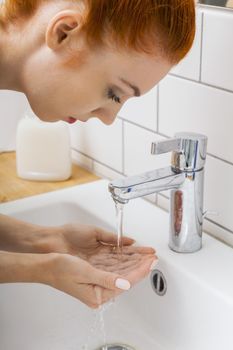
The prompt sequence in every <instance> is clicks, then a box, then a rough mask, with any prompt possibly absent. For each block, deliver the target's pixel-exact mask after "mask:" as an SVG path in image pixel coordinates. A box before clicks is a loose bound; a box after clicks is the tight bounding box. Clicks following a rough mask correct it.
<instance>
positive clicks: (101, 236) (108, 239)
mask: <svg viewBox="0 0 233 350" xmlns="http://www.w3.org/2000/svg"><path fill="white" fill-rule="evenodd" d="M96 239H97V240H98V241H100V242H103V243H107V244H114V245H116V244H117V235H116V234H115V233H112V232H107V231H105V230H102V229H101V228H99V227H97V229H96ZM121 243H122V245H132V244H134V243H135V240H134V239H132V238H129V237H122V240H121Z"/></svg>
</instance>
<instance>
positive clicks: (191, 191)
mask: <svg viewBox="0 0 233 350" xmlns="http://www.w3.org/2000/svg"><path fill="white" fill-rule="evenodd" d="M206 148H207V137H206V136H204V135H200V134H194V133H178V134H176V135H175V138H174V139H170V140H167V141H161V142H156V143H153V144H152V154H161V153H165V152H170V151H172V162H171V163H172V164H171V166H169V167H167V168H161V169H156V170H154V171H149V172H146V173H144V174H141V175H138V176H132V177H128V178H125V179H119V180H115V181H113V182H111V183H110V184H109V191H110V192H111V195H112V197H113V199H114V201H116V202H120V203H127V202H128V201H129V200H131V199H133V198H138V197H142V196H145V195H148V194H152V193H157V192H161V191H166V190H171V199H170V230H169V231H170V234H169V247H170V248H171V249H172V250H174V251H176V252H181V253H191V252H195V251H197V250H199V249H200V248H201V243H202V239H201V237H202V222H203V187H204V185H203V182H204V164H205V160H206Z"/></svg>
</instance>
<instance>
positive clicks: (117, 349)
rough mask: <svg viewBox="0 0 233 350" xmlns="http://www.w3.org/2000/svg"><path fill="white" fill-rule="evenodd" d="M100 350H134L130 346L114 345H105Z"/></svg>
mask: <svg viewBox="0 0 233 350" xmlns="http://www.w3.org/2000/svg"><path fill="white" fill-rule="evenodd" d="M98 350H134V349H133V348H131V347H130V346H128V345H120V344H112V345H103V346H102V347H101V348H99V349H98Z"/></svg>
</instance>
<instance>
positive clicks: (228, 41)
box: [202, 10, 233, 91]
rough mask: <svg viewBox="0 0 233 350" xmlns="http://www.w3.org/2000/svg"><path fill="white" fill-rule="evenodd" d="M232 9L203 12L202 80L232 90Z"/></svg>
mask: <svg viewBox="0 0 233 350" xmlns="http://www.w3.org/2000/svg"><path fill="white" fill-rule="evenodd" d="M232 16H233V14H232V11H227V10H225V11H207V12H206V13H205V14H204V23H203V26H204V31H203V56H202V81H203V82H205V83H207V84H210V85H215V86H219V87H222V88H224V89H228V90H231V91H233V37H232V34H233V21H232ZM216 43H218V45H216Z"/></svg>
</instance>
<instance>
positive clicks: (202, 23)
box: [199, 12, 204, 83]
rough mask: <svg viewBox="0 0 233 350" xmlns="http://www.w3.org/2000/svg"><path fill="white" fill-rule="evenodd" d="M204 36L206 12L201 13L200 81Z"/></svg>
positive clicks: (200, 77) (200, 76)
mask: <svg viewBox="0 0 233 350" xmlns="http://www.w3.org/2000/svg"><path fill="white" fill-rule="evenodd" d="M203 36H204V12H202V13H201V49H200V67H199V83H200V82H201V79H202V59H203Z"/></svg>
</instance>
